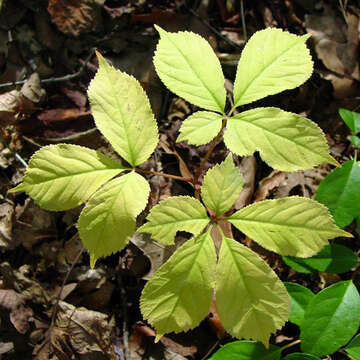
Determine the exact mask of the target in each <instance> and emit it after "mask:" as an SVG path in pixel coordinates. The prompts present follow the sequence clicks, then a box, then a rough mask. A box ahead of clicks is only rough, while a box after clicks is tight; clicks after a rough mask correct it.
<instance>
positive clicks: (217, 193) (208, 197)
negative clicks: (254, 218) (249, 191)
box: [201, 154, 244, 215]
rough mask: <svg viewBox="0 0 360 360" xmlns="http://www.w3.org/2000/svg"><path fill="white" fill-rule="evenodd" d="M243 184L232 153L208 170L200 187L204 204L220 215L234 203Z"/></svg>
mask: <svg viewBox="0 0 360 360" xmlns="http://www.w3.org/2000/svg"><path fill="white" fill-rule="evenodd" d="M243 184H244V180H243V177H242V175H241V173H240V170H239V169H237V168H236V167H235V166H234V162H233V159H232V155H231V154H229V155H228V156H227V158H226V159H225V160H224V161H223V162H222V163H221V164H218V165H215V166H214V167H213V168H211V169H210V170H208V172H207V173H206V175H205V177H204V181H203V185H202V187H201V198H202V199H203V201H204V203H205V205H206V206H207V207H208V208H210V209H211V210H213V211H215V213H216V215H222V214H224V213H225V212H226V211H228V210H230V208H231V207H232V206H233V205H234V203H235V201H236V200H237V199H238V197H239V195H240V193H241V190H242V187H243Z"/></svg>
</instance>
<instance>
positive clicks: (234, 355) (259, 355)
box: [209, 341, 281, 360]
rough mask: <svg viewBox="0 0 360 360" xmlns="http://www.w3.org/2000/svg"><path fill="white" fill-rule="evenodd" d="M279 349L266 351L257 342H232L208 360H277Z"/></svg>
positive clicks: (272, 348)
mask: <svg viewBox="0 0 360 360" xmlns="http://www.w3.org/2000/svg"><path fill="white" fill-rule="evenodd" d="M280 355H281V348H279V347H278V346H275V345H270V347H269V349H266V348H265V347H264V345H263V344H262V343H260V342H257V341H234V342H231V343H228V344H226V345H224V346H223V347H222V348H220V349H219V350H218V351H217V352H216V353H215V354H214V355H213V356H212V357H211V358H210V359H209V360H235V359H237V360H259V359H261V360H279V359H280Z"/></svg>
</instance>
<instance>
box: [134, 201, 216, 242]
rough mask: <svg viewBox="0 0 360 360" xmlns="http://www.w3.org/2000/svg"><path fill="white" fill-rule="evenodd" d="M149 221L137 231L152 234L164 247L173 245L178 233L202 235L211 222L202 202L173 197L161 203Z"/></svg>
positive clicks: (153, 209)
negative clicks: (185, 232)
mask: <svg viewBox="0 0 360 360" xmlns="http://www.w3.org/2000/svg"><path fill="white" fill-rule="evenodd" d="M147 219H148V220H149V222H147V223H146V224H144V225H143V226H141V227H140V228H139V229H138V230H137V231H138V232H145V233H149V234H151V237H152V238H153V239H155V240H157V241H159V242H161V243H162V244H164V245H171V244H173V243H174V238H175V235H176V233H177V232H178V231H187V232H190V233H191V234H194V236H196V235H198V234H200V233H201V231H202V230H203V229H204V228H205V226H206V225H207V224H208V223H209V221H210V219H209V218H208V217H207V214H206V211H205V208H204V207H203V206H202V204H201V202H200V201H199V200H197V199H195V198H193V197H190V196H172V197H169V198H167V199H165V200H163V201H161V202H160V203H159V204H158V205H155V206H154V207H153V208H152V209H151V211H150V214H149V215H148V216H147Z"/></svg>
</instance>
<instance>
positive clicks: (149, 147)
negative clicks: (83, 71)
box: [88, 52, 158, 166]
mask: <svg viewBox="0 0 360 360" xmlns="http://www.w3.org/2000/svg"><path fill="white" fill-rule="evenodd" d="M96 54H97V57H98V61H99V69H98V72H97V73H96V76H95V77H94V79H93V80H92V81H91V83H90V86H89V89H88V96H89V100H90V105H91V112H92V114H93V116H94V118H95V124H96V126H97V128H98V129H99V130H100V131H101V132H102V134H103V135H104V136H105V137H106V138H107V139H108V140H109V142H110V144H111V145H112V146H113V148H114V149H115V150H116V151H117V152H118V153H119V154H120V155H121V156H122V157H123V158H124V159H125V160H126V161H127V162H129V163H130V164H131V165H132V166H137V165H139V164H141V163H143V162H144V161H146V160H147V159H148V158H149V156H150V155H151V154H152V152H153V151H154V149H155V147H156V145H157V143H158V130H157V125H156V121H155V119H154V115H153V113H152V111H151V107H150V103H149V99H148V98H147V96H146V94H145V92H144V90H143V88H142V87H141V85H140V83H139V82H138V81H137V80H136V79H135V78H133V77H132V76H129V75H127V74H125V73H123V72H121V71H119V70H116V69H114V68H113V67H112V66H110V65H109V64H108V63H107V61H106V60H105V59H104V58H103V57H102V56H101V55H100V53H98V52H97V53H96Z"/></svg>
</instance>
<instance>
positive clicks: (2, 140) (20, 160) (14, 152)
mask: <svg viewBox="0 0 360 360" xmlns="http://www.w3.org/2000/svg"><path fill="white" fill-rule="evenodd" d="M0 142H1V143H2V144H3V145H4V146H5V147H6V148H7V149H9V150H10V152H11V153H12V154H13V155H14V157H15V158H16V159H17V160H18V161H19V162H20V163H21V164H22V165H23V166H24V167H25V168H27V167H28V164H27V162H26V161H25V160H24V159H23V158H22V157H21V156H20V155H19V154H18V153H17V152H16V151H15V150H13V149H12V148H11V147H10V145H9V144H8V143H7V142H6V140H5V139H3V138H2V136H1V135H0Z"/></svg>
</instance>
